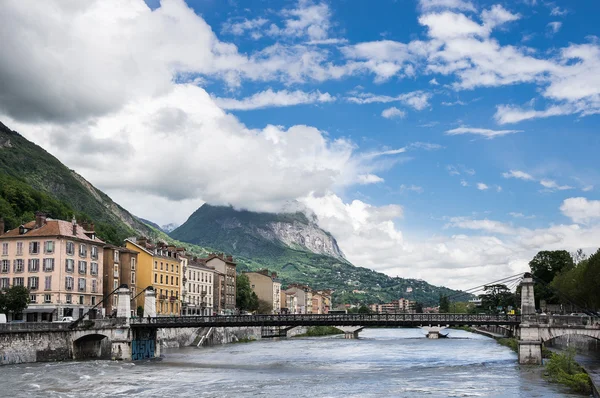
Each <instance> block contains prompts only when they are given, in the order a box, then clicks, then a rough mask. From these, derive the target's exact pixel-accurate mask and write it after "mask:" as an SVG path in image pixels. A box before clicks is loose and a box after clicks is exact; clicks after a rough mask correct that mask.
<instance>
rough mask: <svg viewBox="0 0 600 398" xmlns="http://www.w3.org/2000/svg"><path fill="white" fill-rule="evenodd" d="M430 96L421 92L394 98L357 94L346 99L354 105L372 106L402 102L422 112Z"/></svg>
mask: <svg viewBox="0 0 600 398" xmlns="http://www.w3.org/2000/svg"><path fill="white" fill-rule="evenodd" d="M429 98H430V94H428V93H425V92H423V91H413V92H410V93H406V94H400V95H398V96H396V97H391V96H389V95H376V94H372V93H358V94H356V95H355V96H353V97H347V98H346V99H347V100H348V101H349V102H353V103H355V104H372V103H389V102H402V103H403V104H406V105H408V106H411V107H413V108H414V109H416V110H419V111H420V110H423V109H425V108H426V107H427V106H429V102H428V101H429Z"/></svg>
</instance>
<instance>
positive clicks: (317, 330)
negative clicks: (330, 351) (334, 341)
mask: <svg viewBox="0 0 600 398" xmlns="http://www.w3.org/2000/svg"><path fill="white" fill-rule="evenodd" d="M343 333H344V332H342V331H341V330H340V329H337V328H334V327H333V326H310V327H309V328H307V329H306V333H303V334H299V335H296V336H295V337H318V336H330V335H334V334H343Z"/></svg>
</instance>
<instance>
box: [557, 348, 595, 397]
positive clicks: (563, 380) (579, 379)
mask: <svg viewBox="0 0 600 398" xmlns="http://www.w3.org/2000/svg"><path fill="white" fill-rule="evenodd" d="M546 376H547V377H548V379H549V380H550V381H551V382H554V383H560V384H564V385H565V386H567V387H569V388H570V389H571V390H572V391H575V392H578V393H582V394H587V395H589V394H591V393H592V383H591V380H590V377H589V376H588V374H587V373H586V372H585V370H584V369H583V368H582V367H581V366H580V365H579V364H578V363H577V362H575V349H573V348H569V349H567V350H566V351H565V352H563V353H560V354H552V356H551V357H550V360H549V361H548V363H547V364H546Z"/></svg>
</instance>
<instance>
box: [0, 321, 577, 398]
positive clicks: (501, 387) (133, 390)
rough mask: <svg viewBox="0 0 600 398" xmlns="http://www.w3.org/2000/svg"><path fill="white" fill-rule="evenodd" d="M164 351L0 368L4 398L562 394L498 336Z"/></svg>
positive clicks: (367, 333) (390, 335)
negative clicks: (134, 358)
mask: <svg viewBox="0 0 600 398" xmlns="http://www.w3.org/2000/svg"><path fill="white" fill-rule="evenodd" d="M360 337H361V339H359V340H345V339H343V338H342V337H340V336H328V337H314V338H293V339H288V340H281V341H271V340H262V341H257V342H252V343H248V344H228V345H223V346H218V347H210V348H202V349H196V348H182V349H171V350H164V351H165V352H163V355H164V357H163V358H162V359H161V360H154V361H146V362H133V363H132V362H129V363H127V362H112V361H86V362H62V363H47V364H44V363H40V364H25V365H15V366H4V367H0V397H131V396H135V397H160V398H170V397H177V398H180V397H236V398H237V397H257V396H258V397H361V398H362V397H563V396H569V395H567V394H566V393H565V392H564V391H565V390H564V389H563V388H561V387H560V386H557V385H554V384H550V383H548V382H546V381H544V380H543V379H542V378H541V377H540V369H539V368H537V367H533V368H531V367H520V366H519V365H518V364H517V362H516V354H515V353H513V352H512V351H511V350H510V349H508V348H506V347H503V346H501V345H499V344H497V343H496V342H495V341H494V340H492V339H490V338H487V337H484V336H480V335H477V334H473V333H468V332H464V331H460V330H452V331H450V338H448V339H440V340H429V339H426V338H424V334H423V332H422V331H421V330H419V329H366V330H363V331H362V332H361V334H360Z"/></svg>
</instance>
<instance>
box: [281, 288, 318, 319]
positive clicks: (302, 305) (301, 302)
mask: <svg viewBox="0 0 600 398" xmlns="http://www.w3.org/2000/svg"><path fill="white" fill-rule="evenodd" d="M285 293H286V294H291V293H294V294H295V295H296V299H297V304H296V309H295V312H294V313H295V314H312V313H313V308H312V305H313V303H312V289H311V288H310V287H308V286H305V285H299V284H291V285H289V286H288V288H287V289H286V291H285ZM288 308H289V307H288Z"/></svg>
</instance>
